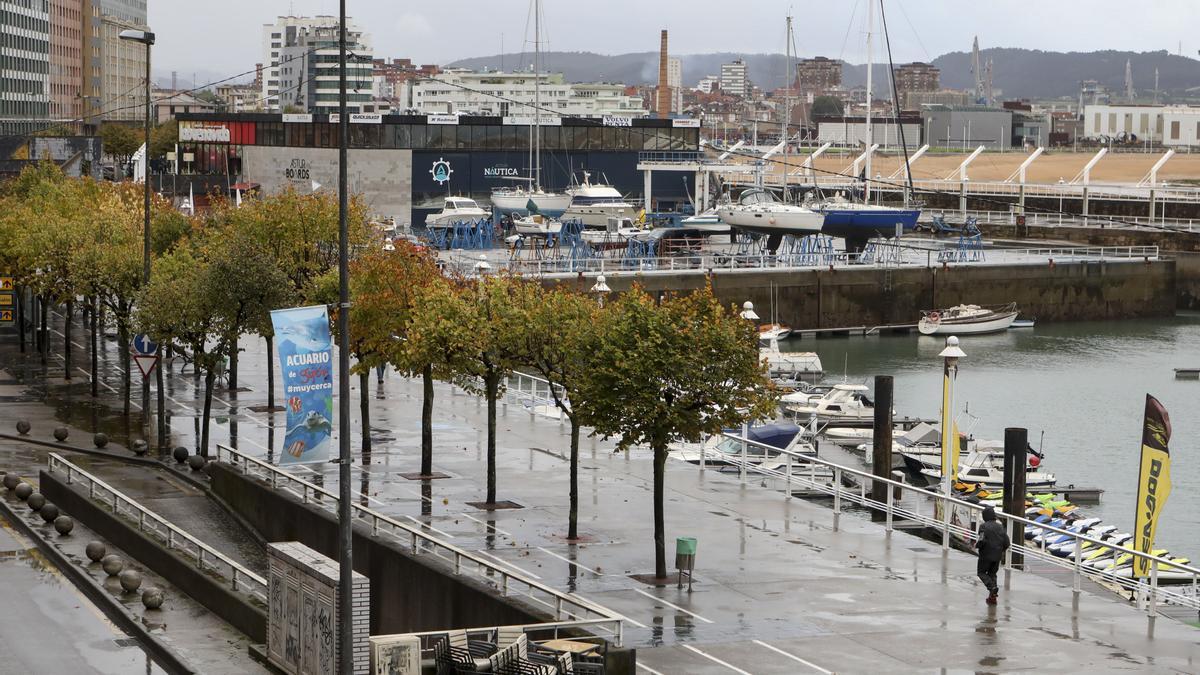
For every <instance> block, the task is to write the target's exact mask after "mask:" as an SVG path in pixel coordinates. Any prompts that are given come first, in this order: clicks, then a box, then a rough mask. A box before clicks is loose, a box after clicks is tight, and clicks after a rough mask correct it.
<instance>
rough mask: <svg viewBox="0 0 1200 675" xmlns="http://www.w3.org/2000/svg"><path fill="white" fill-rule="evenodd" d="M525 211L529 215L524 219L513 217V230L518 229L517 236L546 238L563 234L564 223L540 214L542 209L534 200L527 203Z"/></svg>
mask: <svg viewBox="0 0 1200 675" xmlns="http://www.w3.org/2000/svg"><path fill="white" fill-rule="evenodd" d="M525 211H527V213H526V215H525V216H523V217H522V216H517V215H515V214H514V215H513V228H515V229H516V231H517V234H521V235H526V236H531V237H545V236H548V235H551V234H558V233H559V232H562V223H561V222H559V221H557V220H555V219H553V218H550V217H549V216H546V215H543V214H542V213H540V209H539V208H538V205H537V203H536V202H534V200H533V199H530V200H529V201H528V202H526V204H525Z"/></svg>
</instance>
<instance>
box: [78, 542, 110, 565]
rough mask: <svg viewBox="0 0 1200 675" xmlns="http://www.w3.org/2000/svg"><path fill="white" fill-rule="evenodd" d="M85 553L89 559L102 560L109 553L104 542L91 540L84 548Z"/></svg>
mask: <svg viewBox="0 0 1200 675" xmlns="http://www.w3.org/2000/svg"><path fill="white" fill-rule="evenodd" d="M83 553H84V555H86V556H87V557H88V560H91V561H92V562H100V561H101V560H103V559H104V556H105V555H107V553H108V549H107V548H105V546H104V542H101V541H89V542H88V545H87V547H85V548H84V549H83Z"/></svg>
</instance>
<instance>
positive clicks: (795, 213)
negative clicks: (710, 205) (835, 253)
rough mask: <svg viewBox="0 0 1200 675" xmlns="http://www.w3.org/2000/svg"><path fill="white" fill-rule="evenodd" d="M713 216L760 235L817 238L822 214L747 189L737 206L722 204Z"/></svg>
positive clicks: (762, 192)
mask: <svg viewBox="0 0 1200 675" xmlns="http://www.w3.org/2000/svg"><path fill="white" fill-rule="evenodd" d="M717 215H719V216H720V217H721V220H723V221H725V222H726V223H728V224H729V225H730V226H732V227H736V228H738V229H740V230H746V231H747V232H755V233H760V234H769V235H770V234H781V235H782V234H801V235H810V234H818V233H820V231H821V228H822V227H823V226H824V224H825V214H823V213H820V212H818V211H814V210H812V209H810V208H808V207H805V206H798V205H796V204H784V203H782V202H780V201H778V200H776V199H775V197H774V196H773V195H772V194H771V193H770V192H767V191H766V190H763V189H760V188H751V189H749V190H746V191H744V192H743V193H742V196H741V197H740V198H739V199H738V203H737V204H722V205H721V206H719V207H717Z"/></svg>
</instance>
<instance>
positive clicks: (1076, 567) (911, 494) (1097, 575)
mask: <svg viewBox="0 0 1200 675" xmlns="http://www.w3.org/2000/svg"><path fill="white" fill-rule="evenodd" d="M724 435H725V436H726V437H727V438H731V439H733V440H735V441H738V442H740V443H741V444H742V447H743V448H757V449H759V450H761V451H763V452H768V453H770V454H772V455H781V456H783V457H786V460H787V461H786V465H785V468H784V469H782V470H781V469H779V468H776V467H777V465H778V463H775V465H773V466H771V467H766V466H763V465H761V464H759V463H758V462H755V461H751V460H749V459H745V457H746V450H743V451H742V455H741V456H728V455H724V456H722V461H723V462H725V463H726V464H729V465H733V466H736V467H738V468H739V476H740V480H741V482H743V483H745V482H746V480H747V476H748V474H751V473H752V474H756V475H757V476H762V477H766V478H769V479H772V480H773V481H775V482H782V483H783V484H784V485H785V488H784V492H785V494H786V497H785V499H791V498H792V492H793V491H794V490H796V489H797V488H798V489H801V490H805V491H808V492H811V493H819V494H824V495H828V496H830V497H832V498H833V526H834V529H835V530H837V529H838V524H839V520H840V517H841V514H842V512H843V507H844V506H845V505H846V504H855V505H858V506H861V507H864V508H867V509H874V510H879V511H882V512H883V513H884V514H885V528H886V530H887V532H889V533H891V532H892V531H893V529H894V526H895V521H896V520H897V519H902V520H905V521H908V522H911V523H919V524H921V525H923V526H926V527H931V528H935V529H938V530H941V531H942V547H943V549H948V548H949V546H950V537H951V535H953V536H955V537H958V538H959V539H961V540H962V541H966V542H970V541H973V540H974V538H975V529H976V528H975V524H976V522H978V520H979V519H980V515H981V514H982V512H983V508H984V507H983V506H981V505H979V504H972V503H970V502H967V501H964V500H962V499H958V498H956V497H953V496H949V497H947V496H945V495H942V494H938V493H934V492H930V491H929V490H927V489H925V488H921V487H917V486H914V485H909V484H908V483H904V482H901V481H897V480H893V479H890V478H880V477H877V476H875V475H874V474H872V473H870V472H868V471H864V470H861V469H855V468H851V467H847V466H842V465H839V464H835V463H833V462H829V461H827V460H823V459H821V458H819V457H813V456H811V455H807V454H802V453H798V452H794V451H788V450H779V449H778V448H774V447H771V446H767V445H763V444H761V443H757V442H755V441H752V440H749V439H747V438H745V437H743V436H740V435H737V434H732V433H726V434H724ZM705 464H706V463H705V461H704V458H703V456H702V458H701V463H700V465H699V466H700V470H701V471H704V470H705ZM818 466H819V467H822V468H823V469H824V471H820V472H818V471H817V469H816V467H818ZM827 472H829V473H832V476H833V479H832V480H829V479H828V473H827ZM847 478H853V479H856V480H857V483H858V484H857V485H856V486H855V487H847V486H846V485H845V479H847ZM759 480H761V479H756V480H755V482H759ZM877 482H882V483H884V484H885V485H887V486H888V489H887V497H886V499H885V500H884V501H882V502H880V501H877V500H875V499H873V498H872V497H871V493H870V489H869V486H870V485H872V484H873V483H877ZM897 493H899V495H900V496H899V497H898V498H897V497H896V494H897ZM996 515H997V516H998V517H999V519H1000V520H1001V522H1002V523H1004V525H1005V528H1006V531H1007V532H1012V529H1013V524H1019V525H1020V526H1021V531H1022V532H1024V531H1025V528H1027V527H1034V528H1037V529H1038V530H1040V531H1043V532H1050V533H1054V535H1055V538H1058V537H1059V536H1066V537H1068V538H1069V539H1070V541H1071V542H1073V544H1072V545H1071V546H1069V547H1068V548H1072V551H1073V553H1071V554H1069V556H1068V557H1059V556H1056V555H1053V553H1051V552H1050V551H1049V550H1048V548H1047V547H1046V544H1045V542H1044V541H1043V542H1042V543H1041V544H1040V545H1039V544H1034V543H1032V542H1030V541H1027V540H1023V539H1022V540H1020V541H1014V542H1013V546H1012V547H1011V548H1010V549H1009V550H1008V552H1007V553H1006V554H1005V560H1004V566H1005V568H1006V569H1012V554H1013V552H1019V553H1021V554H1023V555H1024V556H1025V560H1026V561H1029V560H1037V561H1041V562H1044V563H1048V564H1051V565H1054V566H1056V567H1061V568H1064V569H1067V570H1070V571H1071V572H1072V581H1073V584H1072V591H1073V593H1074V594H1075V600H1076V601H1078V594H1079V593H1080V592H1081V590H1082V582H1083V580H1084V579H1090V580H1093V581H1097V582H1100V583H1103V584H1107V585H1109V586H1110V587H1117V588H1121V589H1125V590H1127V591H1129V592H1130V594H1131V595H1132V596H1133V597H1134V598H1136V599H1137V600H1138V602H1139V605H1141V604H1143V603H1144V605H1145V608H1146V611H1147V614H1148V615H1149V616H1150V617H1153V616H1155V614H1156V613H1157V607H1158V604H1159V603H1160V602H1165V603H1169V604H1173V605H1178V606H1182V607H1190V608H1193V609H1198V610H1200V568H1196V567H1192V566H1191V565H1186V564H1182V563H1168V562H1167V561H1165V560H1163V559H1161V558H1156V557H1154V556H1151V555H1148V554H1145V553H1141V552H1140V551H1134V550H1132V549H1129V548H1125V547H1122V546H1114V545H1113V544H1111V543H1107V542H1104V541H1102V540H1100V539H1096V538H1094V537H1091V536H1088V535H1087V534H1080V533H1077V532H1071V531H1068V530H1066V529H1063V528H1060V527H1055V526H1052V525H1048V524H1045V523H1038V522H1034V521H1032V520H1029V519H1026V518H1024V517H1021V516H1012V515H1009V514H1007V513H1003V512H1000V511H997V513H996ZM1085 545H1086V546H1085ZM1093 547H1099V550H1102V551H1103V550H1113V551H1114V555H1113V558H1114V559H1115V557H1116V556H1118V555H1123V554H1131V555H1132V556H1133V557H1134V558H1146V559H1149V562H1150V577H1149V579H1146V580H1139V579H1134V578H1126V577H1124V576H1123V575H1122V574H1118V573H1116V569H1115V566H1114V571H1113V572H1107V571H1104V570H1102V569H1092V568H1090V567H1087V566H1085V565H1084V564H1083V562H1084V560H1083V553H1084V549H1085V548H1087V550H1088V552H1089V553H1090V552H1092V551H1095V550H1097V549H1096V548H1093ZM1160 565H1161V566H1162V567H1164V568H1167V571H1169V572H1170V574H1171V575H1172V576H1173V577H1176V579H1175V581H1177V582H1181V583H1175V584H1171V585H1167V586H1164V585H1162V584H1160V583H1159V572H1160ZM1179 577H1185V578H1182V579H1180V578H1179Z"/></svg>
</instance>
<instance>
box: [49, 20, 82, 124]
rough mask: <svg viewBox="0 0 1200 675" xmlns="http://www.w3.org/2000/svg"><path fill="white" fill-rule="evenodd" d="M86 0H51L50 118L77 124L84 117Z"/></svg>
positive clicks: (59, 121)
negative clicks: (84, 17)
mask: <svg viewBox="0 0 1200 675" xmlns="http://www.w3.org/2000/svg"><path fill="white" fill-rule="evenodd" d="M84 4H85V3H84V1H83V0H50V3H49V8H50V36H49V38H50V63H49V65H50V72H49V78H48V84H49V90H48V91H49V94H50V118H51V119H52V120H54V121H55V122H57V123H60V124H64V125H66V126H67V127H70V128H76V127H78V126H79V124H80V123H81V122H82V119H81V118H82V117H83V49H84V44H83V25H84V22H83V10H84Z"/></svg>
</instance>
